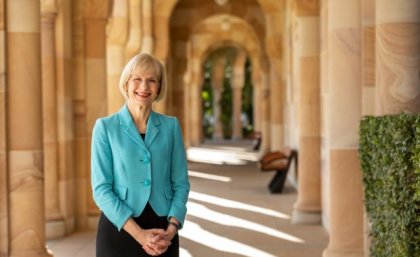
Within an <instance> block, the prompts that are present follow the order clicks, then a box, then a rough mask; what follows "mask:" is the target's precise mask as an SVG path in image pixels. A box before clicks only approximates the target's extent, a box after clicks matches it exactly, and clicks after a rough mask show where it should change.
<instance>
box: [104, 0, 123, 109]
mask: <svg viewBox="0 0 420 257" xmlns="http://www.w3.org/2000/svg"><path fill="white" fill-rule="evenodd" d="M127 36H128V2H127V0H120V1H118V4H114V5H113V9H112V17H111V18H110V19H109V21H108V35H107V46H106V53H107V58H106V69H107V89H108V90H107V100H108V108H107V112H108V114H112V113H115V112H117V111H118V110H119V109H120V108H121V106H122V105H123V104H124V103H125V98H124V97H123V96H122V95H121V92H120V90H119V88H118V84H119V81H120V76H121V72H122V70H123V68H124V66H125V64H126V62H125V56H124V51H125V44H126V42H127Z"/></svg>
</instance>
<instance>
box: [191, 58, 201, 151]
mask: <svg viewBox="0 0 420 257" xmlns="http://www.w3.org/2000/svg"><path fill="white" fill-rule="evenodd" d="M192 63H193V67H192V71H193V74H192V78H191V84H190V85H188V86H189V88H190V91H191V93H190V104H191V106H190V115H191V116H190V117H191V123H190V124H191V127H190V133H191V134H190V135H191V137H190V139H191V141H190V143H191V145H192V146H197V145H199V144H200V143H201V141H202V139H203V135H202V134H203V124H202V119H203V117H202V113H203V111H202V107H201V97H200V94H201V86H202V84H203V71H202V70H201V65H197V64H198V63H199V62H198V59H197V58H195V59H193V60H192Z"/></svg>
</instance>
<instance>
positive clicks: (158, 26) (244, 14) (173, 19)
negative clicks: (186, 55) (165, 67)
mask: <svg viewBox="0 0 420 257" xmlns="http://www.w3.org/2000/svg"><path fill="white" fill-rule="evenodd" d="M279 1H280V2H283V0H229V1H228V3H227V4H226V5H223V6H220V5H218V4H217V3H216V2H215V1H214V0H155V1H154V4H155V6H154V7H155V13H156V15H155V16H154V18H155V20H154V24H155V25H154V26H155V34H154V38H155V39H156V40H155V43H156V45H155V49H156V52H155V55H156V56H157V57H158V58H161V59H166V58H167V54H168V49H169V47H168V46H169V42H171V41H172V40H173V37H174V36H175V37H177V38H179V39H180V40H182V39H184V40H187V39H188V37H189V35H190V34H191V30H192V28H193V27H194V25H195V24H198V23H200V22H201V21H202V20H204V19H206V18H208V17H211V16H213V15H217V14H230V15H233V16H236V17H239V18H242V19H244V20H246V21H247V22H248V23H249V24H251V26H252V27H253V29H254V30H255V31H256V33H257V34H258V37H259V38H261V39H262V40H263V41H264V42H263V48H265V40H266V38H267V33H268V31H267V29H268V28H269V26H267V24H266V23H267V22H272V21H273V19H272V15H271V14H273V13H275V12H279V10H278V9H279V6H281V4H279ZM267 20H268V21H267ZM169 30H170V31H171V35H169V34H170V33H169ZM270 32H271V33H272V31H271V30H270Z"/></svg>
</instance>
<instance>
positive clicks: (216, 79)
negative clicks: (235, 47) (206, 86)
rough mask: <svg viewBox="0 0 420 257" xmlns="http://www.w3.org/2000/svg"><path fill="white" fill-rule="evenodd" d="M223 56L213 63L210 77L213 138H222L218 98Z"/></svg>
mask: <svg viewBox="0 0 420 257" xmlns="http://www.w3.org/2000/svg"><path fill="white" fill-rule="evenodd" d="M224 60H225V59H224V58H222V57H219V58H218V59H217V61H216V62H215V63H214V64H213V72H212V77H211V84H212V87H213V111H214V133H213V138H215V139H220V138H223V126H222V122H221V121H220V116H221V106H220V100H221V99H222V90H223V80H224V73H225V62H224Z"/></svg>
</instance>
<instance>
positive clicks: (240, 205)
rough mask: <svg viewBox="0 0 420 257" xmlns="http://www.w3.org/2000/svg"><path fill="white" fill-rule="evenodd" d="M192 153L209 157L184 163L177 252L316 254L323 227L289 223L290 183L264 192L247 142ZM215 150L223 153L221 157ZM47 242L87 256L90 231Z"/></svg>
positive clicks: (185, 255)
mask: <svg viewBox="0 0 420 257" xmlns="http://www.w3.org/2000/svg"><path fill="white" fill-rule="evenodd" d="M238 145H239V147H238ZM216 148H217V149H216ZM241 149H242V150H241ZM195 150H196V151H198V153H193V152H194V151H195ZM203 150H205V151H204V152H203ZM206 151H207V152H206ZM226 151H227V152H230V155H229V153H226ZM215 152H216V156H215ZM232 152H236V153H239V154H232ZM194 154H195V155H196V156H200V158H201V159H205V158H204V157H209V158H208V159H209V160H208V161H207V163H199V162H190V165H189V169H190V180H191V193H190V198H189V203H188V215H187V220H186V223H185V226H184V229H183V230H181V231H180V236H181V242H180V244H181V257H190V256H193V257H219V256H220V257H228V256H229V257H235V256H249V257H274V256H278V257H317V256H322V250H323V249H324V248H325V247H326V245H327V242H328V235H327V233H326V232H325V230H324V229H323V228H322V227H321V226H320V225H317V226H315V225H313V226H308V225H292V224H291V213H292V206H293V203H294V202H295V201H296V191H295V189H294V188H293V187H292V186H291V185H289V184H286V188H285V191H284V192H283V193H282V194H275V195H273V194H270V193H269V192H268V190H267V187H266V186H267V183H268V182H269V181H270V179H271V177H272V176H273V173H271V172H268V173H261V172H259V171H258V168H257V166H256V163H255V162H253V161H252V160H251V159H252V158H251V157H250V156H252V153H250V152H249V151H247V147H244V145H243V144H242V145H241V144H236V146H232V145H225V146H223V147H217V146H214V145H211V146H208V147H207V148H206V147H204V148H201V149H190V150H189V156H193V155H194ZM217 154H222V155H223V156H225V157H226V156H228V158H227V157H226V158H225V160H224V161H222V162H221V161H220V158H218V156H217ZM254 155H255V154H254ZM235 159H236V161H235ZM211 160H214V161H215V163H217V164H212V163H211ZM196 161H197V160H196ZM227 163H229V164H227ZM48 247H49V248H50V249H51V250H52V251H53V252H54V256H56V257H70V256H71V257H88V256H89V257H93V256H95V232H94V231H86V232H78V233H75V234H73V235H71V236H69V237H66V238H64V239H61V240H52V241H49V242H48ZM122 257H123V256H122Z"/></svg>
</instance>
